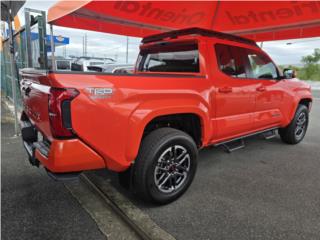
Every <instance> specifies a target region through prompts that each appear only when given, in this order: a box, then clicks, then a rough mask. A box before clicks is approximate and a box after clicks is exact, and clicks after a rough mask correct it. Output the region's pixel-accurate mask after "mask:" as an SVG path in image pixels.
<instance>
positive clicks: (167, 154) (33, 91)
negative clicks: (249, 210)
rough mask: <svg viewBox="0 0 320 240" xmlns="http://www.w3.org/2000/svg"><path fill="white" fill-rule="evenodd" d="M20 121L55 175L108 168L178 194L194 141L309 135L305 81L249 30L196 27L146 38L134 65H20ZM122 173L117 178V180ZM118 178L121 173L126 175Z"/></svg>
mask: <svg viewBox="0 0 320 240" xmlns="http://www.w3.org/2000/svg"><path fill="white" fill-rule="evenodd" d="M20 74H21V81H20V88H21V94H22V97H23V106H24V108H23V112H22V116H21V131H22V138H23V144H24V146H25V148H26V150H27V152H28V154H29V160H30V162H31V163H32V164H33V165H37V166H39V164H41V165H42V166H43V167H44V168H45V169H46V170H47V171H48V173H50V175H51V176H54V177H56V178H59V176H68V175H69V174H70V176H72V175H73V174H77V173H79V172H81V171H85V170H93V169H109V170H111V171H115V172H119V173H121V174H120V176H121V175H122V176H126V178H124V177H122V178H120V179H127V180H128V182H129V183H130V184H129V187H130V188H131V189H132V190H133V191H134V192H135V193H136V194H137V195H138V196H140V197H141V198H143V199H145V200H148V201H153V202H156V203H160V204H164V203H168V202H171V201H173V200H175V199H177V198H178V197H179V196H181V195H182V194H183V193H184V192H185V191H186V190H187V188H188V187H189V186H190V184H191V182H192V180H193V178H194V176H195V173H196V169H197V158H198V150H199V149H201V148H204V147H206V146H209V145H213V146H219V145H221V146H224V147H225V148H226V149H227V150H228V151H232V150H235V149H238V148H240V147H242V146H243V139H244V138H245V137H248V136H251V135H255V134H264V136H265V137H266V138H269V137H272V136H275V134H276V132H278V133H279V135H280V137H281V139H282V141H283V142H285V143H288V144H297V143H299V142H300V141H301V140H302V139H303V138H304V136H305V134H306V131H307V127H308V121H309V112H310V109H311V104H312V96H311V90H310V86H308V85H307V84H305V83H304V82H301V81H299V80H298V79H297V78H295V76H294V73H293V72H292V71H291V70H289V69H285V70H284V71H283V72H281V73H280V71H279V69H278V68H277V66H276V65H275V64H274V63H273V61H272V60H271V59H270V57H269V56H268V55H267V54H266V53H265V52H263V51H262V49H261V48H259V47H258V46H257V44H256V43H255V42H254V41H252V40H249V39H245V38H241V37H238V36H233V35H229V34H225V33H220V32H215V31H209V30H204V29H199V28H190V29H183V30H176V31H172V32H167V33H161V34H156V35H152V36H149V37H145V38H143V39H142V43H141V46H140V54H139V56H138V59H137V62H136V66H135V71H134V73H133V74H122V75H121V74H118V75H114V74H109V73H98V72H76V71H75V72H72V71H69V72H63V71H51V70H36V69H30V68H29V69H22V70H21V71H20ZM122 181H123V180H122ZM123 182H124V181H123Z"/></svg>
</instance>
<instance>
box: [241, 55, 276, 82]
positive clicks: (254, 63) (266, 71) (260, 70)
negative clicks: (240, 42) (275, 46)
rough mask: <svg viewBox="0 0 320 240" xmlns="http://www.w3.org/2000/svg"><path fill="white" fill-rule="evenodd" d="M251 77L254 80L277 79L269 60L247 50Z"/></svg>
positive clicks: (273, 66) (274, 67)
mask: <svg viewBox="0 0 320 240" xmlns="http://www.w3.org/2000/svg"><path fill="white" fill-rule="evenodd" d="M247 54H248V60H249V63H250V66H251V76H250V77H252V78H256V79H277V78H278V72H277V69H276V66H275V65H274V64H273V62H272V61H271V59H270V58H269V57H268V56H267V55H264V54H262V53H259V52H256V51H252V50H249V49H248V50H247Z"/></svg>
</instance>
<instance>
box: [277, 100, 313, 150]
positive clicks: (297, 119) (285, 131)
mask: <svg viewBox="0 0 320 240" xmlns="http://www.w3.org/2000/svg"><path fill="white" fill-rule="evenodd" d="M308 124H309V111H308V108H307V107H306V106H305V105H299V106H298V109H297V111H296V113H295V115H294V118H293V120H292V121H291V123H290V124H289V125H288V126H287V127H285V128H281V129H279V134H280V137H281V139H282V141H283V142H285V143H289V144H297V143H299V142H301V141H302V139H303V138H304V136H305V135H306V132H307V128H308Z"/></svg>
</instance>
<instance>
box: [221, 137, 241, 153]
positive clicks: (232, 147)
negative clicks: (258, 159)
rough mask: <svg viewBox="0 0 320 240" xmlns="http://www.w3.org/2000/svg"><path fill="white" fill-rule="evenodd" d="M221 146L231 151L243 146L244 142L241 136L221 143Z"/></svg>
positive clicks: (228, 151)
mask: <svg viewBox="0 0 320 240" xmlns="http://www.w3.org/2000/svg"><path fill="white" fill-rule="evenodd" d="M221 146H222V147H223V148H224V150H225V151H226V152H227V153H232V152H234V151H236V150H239V149H241V148H244V147H245V144H244V140H243V138H241V139H238V140H234V141H232V142H227V143H223V144H221Z"/></svg>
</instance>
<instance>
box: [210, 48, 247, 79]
mask: <svg viewBox="0 0 320 240" xmlns="http://www.w3.org/2000/svg"><path fill="white" fill-rule="evenodd" d="M215 49H216V56H217V60H218V64H219V68H220V70H221V71H222V72H224V73H225V74H227V75H229V76H232V77H238V78H246V77H247V76H246V71H245V62H244V54H245V52H244V50H243V49H242V48H239V47H233V46H228V45H223V44H217V45H216V47H215Z"/></svg>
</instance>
